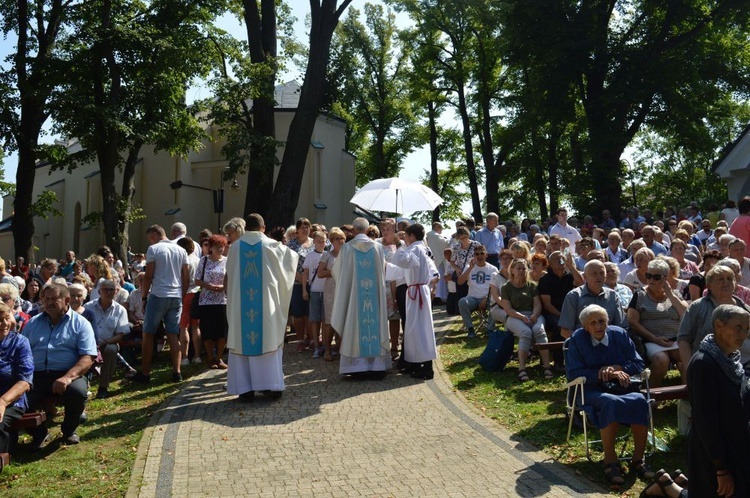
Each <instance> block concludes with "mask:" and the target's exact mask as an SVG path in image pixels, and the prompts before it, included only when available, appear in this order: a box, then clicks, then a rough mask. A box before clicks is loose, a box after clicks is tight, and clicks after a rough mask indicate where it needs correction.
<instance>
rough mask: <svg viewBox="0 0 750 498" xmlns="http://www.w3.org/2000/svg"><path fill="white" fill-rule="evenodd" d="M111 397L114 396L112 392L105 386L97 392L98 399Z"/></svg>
mask: <svg viewBox="0 0 750 498" xmlns="http://www.w3.org/2000/svg"><path fill="white" fill-rule="evenodd" d="M110 397H112V393H111V392H109V391H108V390H107V388H105V387H100V388H99V390H98V391H97V392H96V399H107V398H110Z"/></svg>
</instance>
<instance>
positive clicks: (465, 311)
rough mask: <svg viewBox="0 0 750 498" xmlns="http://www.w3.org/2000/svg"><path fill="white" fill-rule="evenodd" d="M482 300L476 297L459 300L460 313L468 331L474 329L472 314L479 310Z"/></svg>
mask: <svg viewBox="0 0 750 498" xmlns="http://www.w3.org/2000/svg"><path fill="white" fill-rule="evenodd" d="M481 302H482V300H481V299H477V298H476V297H471V296H466V297H462V298H461V299H459V300H458V312H459V313H461V318H462V319H463V321H464V327H466V329H473V328H474V325H473V323H472V321H471V312H472V311H474V310H478V309H479V303H481Z"/></svg>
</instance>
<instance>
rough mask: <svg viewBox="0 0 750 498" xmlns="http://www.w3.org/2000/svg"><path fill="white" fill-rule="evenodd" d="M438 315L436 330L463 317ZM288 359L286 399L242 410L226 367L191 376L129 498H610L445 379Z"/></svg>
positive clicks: (161, 423)
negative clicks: (356, 375)
mask: <svg viewBox="0 0 750 498" xmlns="http://www.w3.org/2000/svg"><path fill="white" fill-rule="evenodd" d="M435 318H436V323H435V325H436V330H437V332H438V334H441V332H442V331H443V330H445V328H446V327H447V326H449V325H450V324H451V323H452V322H453V320H454V319H453V318H449V317H447V316H445V314H444V312H441V313H436V314H435ZM291 349H292V348H288V351H291ZM284 363H285V366H284V371H285V372H286V374H287V376H286V380H287V390H286V392H285V393H284V397H283V398H282V399H281V400H279V401H277V402H267V401H265V402H264V401H263V400H262V396H257V397H256V401H255V403H252V404H242V403H237V402H236V401H235V400H234V396H229V395H227V394H226V392H225V391H224V390H223V389H222V385H223V384H224V382H225V378H226V376H225V374H224V373H223V372H220V371H216V370H208V371H206V372H205V373H203V374H201V375H199V376H197V377H195V378H194V379H193V380H191V381H190V382H189V383H188V384H187V385H186V386H185V387H184V388H183V389H182V391H181V392H180V393H179V394H178V395H177V396H176V397H175V398H173V399H172V400H171V401H170V402H168V403H167V405H166V406H165V407H164V408H163V409H161V410H160V411H159V412H158V413H157V414H156V415H155V417H154V420H152V423H151V424H150V426H149V427H148V428H147V429H146V431H145V433H144V436H143V439H142V440H141V443H140V446H139V449H138V457H137V459H136V463H135V468H134V469H133V474H132V478H131V482H130V489H129V491H128V496H129V497H136V496H143V497H157V498H160V497H168V496H212V497H213V496H278V497H296V496H300V497H302V496H331V497H350V496H383V497H412V496H413V497H442V496H445V497H463V496H466V497H477V496H496V497H511V496H523V497H537V496H551V497H562V496H607V495H606V494H604V493H603V490H602V489H601V488H598V487H596V486H595V485H593V484H592V483H590V482H588V481H585V480H581V479H580V478H578V477H576V476H575V475H574V474H573V473H571V472H570V471H568V470H567V469H566V468H564V467H563V466H562V465H559V464H557V463H554V462H553V461H552V459H551V458H550V457H549V456H547V455H545V454H544V453H541V452H539V451H536V450H535V449H533V448H532V447H530V446H529V445H527V444H526V443H524V442H523V441H520V440H518V439H516V438H514V437H513V436H511V435H510V434H508V433H507V432H506V431H504V430H503V429H502V428H500V427H499V426H498V425H497V424H496V423H494V422H493V421H492V420H490V419H488V418H486V417H483V416H482V415H480V414H479V413H478V412H477V411H476V410H474V409H473V408H472V407H471V406H469V405H468V404H467V403H466V402H465V401H464V399H463V398H462V397H461V396H460V395H458V394H456V393H454V392H453V391H452V389H451V386H450V384H449V381H448V378H447V376H445V374H442V373H441V374H440V375H436V377H435V379H434V380H432V381H426V382H425V381H417V380H414V379H412V378H411V377H408V376H403V375H399V374H389V375H388V376H387V377H386V379H385V380H382V381H355V380H346V379H342V378H341V377H340V376H339V375H338V365H337V364H336V362H333V363H325V362H324V361H323V360H322V359H321V360H313V359H312V358H311V355H309V354H297V353H294V352H289V353H286V354H285V356H284ZM436 368H437V371H438V372H439V371H440V370H441V366H440V365H439V364H438V365H436ZM563 436H564V435H562V434H561V437H563Z"/></svg>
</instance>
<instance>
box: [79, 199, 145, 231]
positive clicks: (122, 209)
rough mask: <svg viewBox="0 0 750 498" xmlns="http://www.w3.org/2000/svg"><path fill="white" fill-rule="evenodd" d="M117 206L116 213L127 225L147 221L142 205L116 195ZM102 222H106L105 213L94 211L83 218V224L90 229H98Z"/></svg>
mask: <svg viewBox="0 0 750 498" xmlns="http://www.w3.org/2000/svg"><path fill="white" fill-rule="evenodd" d="M115 206H116V209H115V212H116V213H117V216H118V218H119V219H122V220H123V221H126V222H127V223H133V222H135V221H138V220H145V219H146V214H145V213H144V211H143V208H142V207H141V206H140V205H138V204H136V203H134V202H131V201H129V200H128V199H126V198H125V197H123V196H121V195H118V194H115ZM102 221H104V212H103V211H92V212H90V213H88V214H87V215H86V216H84V217H83V218H81V222H82V223H83V224H84V225H85V226H87V227H89V228H96V227H98V226H99V224H100V223H102Z"/></svg>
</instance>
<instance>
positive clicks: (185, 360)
mask: <svg viewBox="0 0 750 498" xmlns="http://www.w3.org/2000/svg"><path fill="white" fill-rule="evenodd" d="M188 365H190V360H189V359H188V358H183V359H182V361H181V362H180V366H181V367H186V366H188Z"/></svg>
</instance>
